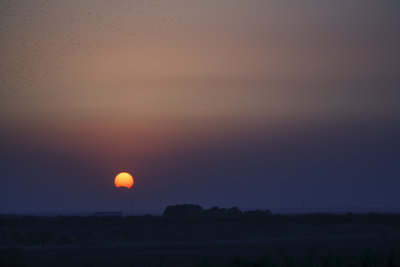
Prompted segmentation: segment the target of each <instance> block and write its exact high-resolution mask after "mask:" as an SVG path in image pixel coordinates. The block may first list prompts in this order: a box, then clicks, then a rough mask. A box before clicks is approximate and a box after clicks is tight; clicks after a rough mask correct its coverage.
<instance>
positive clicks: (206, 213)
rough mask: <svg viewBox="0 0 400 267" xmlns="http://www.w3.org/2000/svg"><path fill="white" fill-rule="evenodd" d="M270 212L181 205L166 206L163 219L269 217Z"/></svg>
mask: <svg viewBox="0 0 400 267" xmlns="http://www.w3.org/2000/svg"><path fill="white" fill-rule="evenodd" d="M270 215H271V211H270V210H250V211H245V212H242V211H241V210H240V209H239V208H238V207H231V208H229V209H225V208H218V207H217V206H215V207H212V208H210V209H203V208H202V207H201V206H200V205H193V204H183V205H171V206H167V207H166V208H165V210H164V213H163V215H162V216H163V217H235V216H270Z"/></svg>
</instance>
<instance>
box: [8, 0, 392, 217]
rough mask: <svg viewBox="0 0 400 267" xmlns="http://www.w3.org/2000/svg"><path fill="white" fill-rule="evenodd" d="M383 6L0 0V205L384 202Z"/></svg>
mask: <svg viewBox="0 0 400 267" xmlns="http://www.w3.org/2000/svg"><path fill="white" fill-rule="evenodd" d="M399 14H400V3H399V2H398V1H351V2H349V1H334V2H333V1H330V2H327V1H306V0H304V1H261V0H258V1H244V0H243V1H235V0H232V1H228V0H218V1H194V0H193V1H183V0H182V1H181V0H175V1H161V0H160V1H145V0H142V1H128V0H125V1H117V0H114V1H113V0H103V1H101V0H99V1H78V0H69V1H67V0H65V1H64V0H58V1H47V0H46V1H36V0H33V1H28V0H22V1H0V32H1V35H0V58H1V60H0V89H1V90H0V125H1V131H0V160H1V161H0V211H7V210H10V209H13V207H14V209H16V210H21V211H46V210H54V211H65V210H71V211H73V210H118V209H126V208H127V207H128V206H129V203H132V207H133V208H134V209H150V210H159V209H163V208H164V207H165V206H166V205H168V204H178V203H196V204H200V205H203V206H205V207H209V206H213V205H219V206H224V207H225V206H227V205H229V206H231V205H237V206H239V207H240V208H242V209H249V208H272V207H299V206H306V207H316V206H321V207H355V206H363V207H375V206H377V207H387V206H390V207H394V206H397V207H398V206H399V205H398V203H400V195H399V194H398V188H400V164H399V163H400V155H399V153H400V141H399V136H400V105H399V99H400V53H399V47H400V27H399V25H400V16H399ZM121 171H128V172H131V173H132V174H133V175H134V177H135V185H134V187H133V188H132V189H131V190H130V191H126V190H125V191H124V190H122V191H121V190H118V189H116V188H115V187H114V185H113V179H114V176H115V175H116V174H117V173H118V172H121Z"/></svg>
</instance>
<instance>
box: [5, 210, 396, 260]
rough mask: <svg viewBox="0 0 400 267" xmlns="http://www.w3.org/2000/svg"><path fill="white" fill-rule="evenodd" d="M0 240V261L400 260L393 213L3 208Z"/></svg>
mask: <svg viewBox="0 0 400 267" xmlns="http://www.w3.org/2000/svg"><path fill="white" fill-rule="evenodd" d="M0 247H1V250H0V266H400V215H390V214H368V215H353V214H346V215H330V214H309V215H297V216H284V215H271V214H267V213H262V212H261V213H253V214H250V213H247V214H230V215H229V214H226V215H219V216H216V215H213V216H211V215H207V216H205V215H204V214H203V215H198V214H197V215H196V214H195V215H191V216H187V215H185V216H162V217H153V216H130V217H95V216H89V217H32V216H5V215H3V216H1V217H0Z"/></svg>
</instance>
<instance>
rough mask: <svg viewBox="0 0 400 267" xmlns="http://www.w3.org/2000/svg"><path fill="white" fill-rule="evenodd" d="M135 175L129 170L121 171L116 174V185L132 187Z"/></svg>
mask: <svg viewBox="0 0 400 267" xmlns="http://www.w3.org/2000/svg"><path fill="white" fill-rule="evenodd" d="M133 182H134V181H133V177H132V175H130V174H129V173H127V172H121V173H119V174H118V175H117V176H115V179H114V184H115V186H116V187H126V188H131V187H132V185H133Z"/></svg>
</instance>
